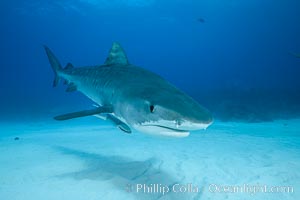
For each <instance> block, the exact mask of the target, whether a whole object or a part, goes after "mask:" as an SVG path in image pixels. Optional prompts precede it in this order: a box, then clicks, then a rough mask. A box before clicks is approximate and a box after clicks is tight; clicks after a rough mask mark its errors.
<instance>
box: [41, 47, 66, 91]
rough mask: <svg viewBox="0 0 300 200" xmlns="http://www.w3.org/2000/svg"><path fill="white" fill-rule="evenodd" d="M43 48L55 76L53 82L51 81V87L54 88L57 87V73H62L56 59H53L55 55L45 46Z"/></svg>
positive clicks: (58, 78)
mask: <svg viewBox="0 0 300 200" xmlns="http://www.w3.org/2000/svg"><path fill="white" fill-rule="evenodd" d="M44 48H45V50H46V54H47V56H48V59H49V62H50V65H51V67H52V69H53V71H54V74H55V77H54V81H53V87H55V86H57V84H58V82H59V80H60V77H59V72H60V71H62V66H61V64H60V63H59V61H58V59H57V58H56V57H55V55H54V54H53V53H52V51H51V50H50V49H49V48H48V47H47V46H44Z"/></svg>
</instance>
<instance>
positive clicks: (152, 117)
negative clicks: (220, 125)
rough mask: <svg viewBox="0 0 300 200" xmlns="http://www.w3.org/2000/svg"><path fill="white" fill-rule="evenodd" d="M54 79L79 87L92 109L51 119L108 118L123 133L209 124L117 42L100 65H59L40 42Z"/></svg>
mask: <svg viewBox="0 0 300 200" xmlns="http://www.w3.org/2000/svg"><path fill="white" fill-rule="evenodd" d="M44 48H45V50H46V54H47V56H48V59H49V62H50V65H51V67H52V69H53V71H54V74H55V78H54V82H53V86H54V87H55V86H57V85H58V83H59V81H60V79H63V80H64V81H65V83H66V84H68V88H67V90H66V91H67V92H72V91H80V92H81V93H83V94H84V95H86V96H87V97H88V98H90V99H91V100H92V101H93V102H95V104H96V107H95V108H94V109H89V110H83V111H78V112H73V113H67V114H63V115H59V116H56V117H54V118H55V119H56V120H68V119H72V118H77V117H84V116H91V115H94V116H98V117H100V118H102V119H105V120H109V121H111V122H113V124H115V125H116V126H117V127H118V128H120V129H121V130H122V131H124V132H126V133H131V132H132V131H131V130H132V129H135V130H137V131H139V132H143V133H148V134H153V135H159V136H171V137H186V136H188V135H189V134H190V131H194V130H200V129H206V128H207V127H208V126H209V125H210V124H212V121H213V119H212V115H211V114H210V112H209V111H208V110H207V109H205V108H204V107H202V106H201V105H199V103H198V102H196V101H195V100H194V99H192V98H191V97H190V96H188V95H187V94H185V93H184V92H182V91H181V90H179V89H178V88H176V87H175V86H173V85H172V84H171V83H169V82H168V81H166V80H165V79H163V78H162V77H161V76H159V75H157V74H155V73H153V72H150V71H148V70H146V69H143V68H141V67H137V66H134V65H132V64H130V63H129V62H128V59H127V56H126V54H125V52H124V50H123V49H122V47H121V46H120V44H119V43H116V42H114V43H113V45H112V48H111V49H110V52H109V55H108V57H107V59H106V61H105V63H104V64H103V65H96V66H88V67H76V68H74V67H73V65H72V64H71V63H68V64H67V65H66V67H64V68H63V67H62V65H61V64H60V62H59V61H58V59H57V58H56V56H55V55H54V54H53V53H52V51H51V50H50V49H49V48H48V47H47V46H44Z"/></svg>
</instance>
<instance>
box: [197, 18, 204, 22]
mask: <svg viewBox="0 0 300 200" xmlns="http://www.w3.org/2000/svg"><path fill="white" fill-rule="evenodd" d="M197 21H198V22H200V23H205V19H204V18H198V19H197Z"/></svg>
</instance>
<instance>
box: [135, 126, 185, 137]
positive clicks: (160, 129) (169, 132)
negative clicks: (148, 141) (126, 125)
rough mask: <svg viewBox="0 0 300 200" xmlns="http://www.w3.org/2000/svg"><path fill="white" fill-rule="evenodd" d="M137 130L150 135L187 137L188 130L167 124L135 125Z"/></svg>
mask: <svg viewBox="0 0 300 200" xmlns="http://www.w3.org/2000/svg"><path fill="white" fill-rule="evenodd" d="M135 128H136V129H137V130H139V131H141V132H144V133H148V134H151V135H159V136H167V137H187V136H188V135H189V134H190V132H189V131H188V130H182V129H176V128H172V127H168V126H163V125H157V124H143V125H141V126H136V127H135Z"/></svg>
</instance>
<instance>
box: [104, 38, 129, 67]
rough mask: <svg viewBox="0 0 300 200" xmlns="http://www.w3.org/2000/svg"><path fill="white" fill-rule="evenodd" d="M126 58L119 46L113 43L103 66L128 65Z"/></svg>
mask: <svg viewBox="0 0 300 200" xmlns="http://www.w3.org/2000/svg"><path fill="white" fill-rule="evenodd" d="M128 64H129V62H128V60H127V56H126V54H125V51H124V50H123V48H122V47H121V45H120V44H119V43H117V42H114V43H113V45H112V47H111V49H110V52H109V55H108V57H107V58H106V61H105V65H128Z"/></svg>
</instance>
